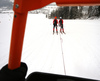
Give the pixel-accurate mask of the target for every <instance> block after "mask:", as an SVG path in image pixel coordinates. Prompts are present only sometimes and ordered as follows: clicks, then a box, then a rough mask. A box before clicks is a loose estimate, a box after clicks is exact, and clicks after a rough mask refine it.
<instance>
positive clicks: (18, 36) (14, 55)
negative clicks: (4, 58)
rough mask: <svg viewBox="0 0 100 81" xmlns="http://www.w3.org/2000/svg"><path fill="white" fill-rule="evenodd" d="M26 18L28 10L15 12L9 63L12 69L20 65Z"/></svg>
mask: <svg viewBox="0 0 100 81" xmlns="http://www.w3.org/2000/svg"><path fill="white" fill-rule="evenodd" d="M26 20H27V12H26V13H22V14H20V13H16V12H15V13H14V20H13V28H12V36H11V45H10V55H9V64H8V68H9V69H11V70H13V69H16V68H18V67H20V61H21V53H22V47H23V39H24V32H25V25H26Z"/></svg>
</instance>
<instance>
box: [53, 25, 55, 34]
mask: <svg viewBox="0 0 100 81" xmlns="http://www.w3.org/2000/svg"><path fill="white" fill-rule="evenodd" d="M54 32H55V25H53V33H54Z"/></svg>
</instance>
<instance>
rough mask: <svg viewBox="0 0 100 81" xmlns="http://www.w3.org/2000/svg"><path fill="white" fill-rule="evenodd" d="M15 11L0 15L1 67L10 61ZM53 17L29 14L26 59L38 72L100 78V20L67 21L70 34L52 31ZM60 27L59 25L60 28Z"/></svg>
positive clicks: (32, 70)
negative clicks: (47, 17) (53, 32)
mask: <svg viewBox="0 0 100 81" xmlns="http://www.w3.org/2000/svg"><path fill="white" fill-rule="evenodd" d="M12 21H13V14H0V68H2V67H3V66H4V65H5V64H7V63H8V58H9V47H10V37H11V29H12ZM52 21H53V20H52V19H46V18H45V15H42V14H38V15H34V14H29V15H28V22H27V25H26V32H25V38H24V45H23V51H22V61H23V62H25V63H27V65H28V73H27V75H29V74H30V73H31V72H34V71H41V72H48V73H55V74H63V75H65V74H66V75H71V76H78V77H85V78H92V79H99V80H100V59H99V57H100V20H64V28H65V32H66V34H60V33H59V34H58V35H56V34H54V35H53V34H52V29H53V28H52ZM58 29H59V28H58Z"/></svg>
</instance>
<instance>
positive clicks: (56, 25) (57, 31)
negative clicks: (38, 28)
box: [56, 25, 58, 33]
mask: <svg viewBox="0 0 100 81" xmlns="http://www.w3.org/2000/svg"><path fill="white" fill-rule="evenodd" d="M56 32H57V33H58V29H57V25H56Z"/></svg>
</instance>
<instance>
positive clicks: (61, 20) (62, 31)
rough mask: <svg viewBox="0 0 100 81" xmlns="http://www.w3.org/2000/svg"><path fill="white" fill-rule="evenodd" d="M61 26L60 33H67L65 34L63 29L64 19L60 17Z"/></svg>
mask: <svg viewBox="0 0 100 81" xmlns="http://www.w3.org/2000/svg"><path fill="white" fill-rule="evenodd" d="M59 26H60V32H61V33H65V32H64V28H63V19H62V17H60V20H59Z"/></svg>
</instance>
